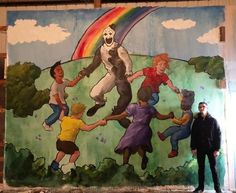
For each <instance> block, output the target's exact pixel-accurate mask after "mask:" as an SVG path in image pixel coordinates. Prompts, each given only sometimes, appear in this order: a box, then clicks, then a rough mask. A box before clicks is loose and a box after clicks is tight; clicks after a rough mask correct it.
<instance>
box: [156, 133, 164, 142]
mask: <svg viewBox="0 0 236 193" xmlns="http://www.w3.org/2000/svg"><path fill="white" fill-rule="evenodd" d="M157 135H158V137H159V138H160V140H162V141H164V140H165V139H166V137H165V136H164V135H163V134H162V133H161V132H159V131H157Z"/></svg>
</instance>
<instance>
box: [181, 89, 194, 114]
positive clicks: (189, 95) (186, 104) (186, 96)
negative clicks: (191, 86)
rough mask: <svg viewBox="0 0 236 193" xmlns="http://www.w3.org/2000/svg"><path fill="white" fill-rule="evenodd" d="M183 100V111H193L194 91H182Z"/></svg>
mask: <svg viewBox="0 0 236 193" xmlns="http://www.w3.org/2000/svg"><path fill="white" fill-rule="evenodd" d="M181 94H182V100H181V108H182V109H183V110H191V108H192V105H193V103H194V96H195V93H194V91H191V90H187V89H183V90H181Z"/></svg>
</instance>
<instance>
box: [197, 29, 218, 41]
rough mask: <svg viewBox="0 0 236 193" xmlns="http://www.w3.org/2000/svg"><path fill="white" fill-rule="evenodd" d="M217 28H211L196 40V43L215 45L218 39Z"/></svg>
mask: <svg viewBox="0 0 236 193" xmlns="http://www.w3.org/2000/svg"><path fill="white" fill-rule="evenodd" d="M219 36H220V34H219V27H216V28H213V29H211V30H210V31H208V32H207V33H205V34H203V35H202V36H200V37H198V38H197V41H198V42H200V43H209V44H217V43H219V39H220V37H219Z"/></svg>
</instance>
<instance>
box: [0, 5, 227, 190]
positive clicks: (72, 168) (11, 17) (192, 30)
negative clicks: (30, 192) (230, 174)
mask: <svg viewBox="0 0 236 193" xmlns="http://www.w3.org/2000/svg"><path fill="white" fill-rule="evenodd" d="M7 18H8V25H9V27H8V53H9V55H8V59H9V66H8V69H7V104H6V108H7V111H6V137H5V139H6V146H5V168H4V171H5V181H6V183H7V184H8V185H10V186H50V187H52V186H53V187H54V186H62V185H63V184H71V185H73V186H80V185H83V186H136V185H137V186H140V185H144V186H155V185H196V184H197V162H196V159H195V158H194V157H192V154H191V150H190V130H191V121H192V119H190V120H189V122H188V125H187V126H186V128H185V130H186V131H187V133H185V134H184V133H181V132H182V131H183V130H181V129H180V126H178V127H176V125H178V123H177V122H172V119H171V118H173V116H172V115H173V114H174V116H175V117H176V118H178V119H180V118H181V116H182V110H181V107H182V106H181V104H182V102H183V101H185V99H186V98H187V99H188V101H190V102H189V103H188V104H189V105H188V112H193V116H194V115H195V114H196V113H197V111H198V109H197V107H198V103H199V102H200V101H205V102H207V103H208V104H209V111H210V112H211V114H212V115H213V116H214V117H216V118H217V120H218V121H219V123H220V125H221V126H222V125H223V122H224V94H223V93H224V92H223V89H222V82H223V83H224V78H225V75H224V61H223V58H222V57H221V56H220V49H221V47H220V46H221V42H220V37H219V28H220V26H222V25H223V24H224V7H192V8H167V7H158V6H157V7H114V8H102V9H91V10H90V9H80V10H57V11H56V10H55V11H9V12H8V14H7ZM160 61H162V62H161V63H162V64H161V65H160V63H159V62H160ZM163 61H164V62H163ZM52 66H53V68H52ZM153 73H154V74H156V73H157V74H160V76H158V77H159V78H157V79H158V80H156V79H155V80H152V78H151V82H152V81H154V86H153V88H151V89H140V88H141V87H142V88H144V87H145V84H149V83H147V80H146V78H147V76H148V74H153ZM149 81H150V80H149ZM149 88H150V87H149ZM150 90H151V91H152V96H151V97H150V94H151V93H150ZM64 91H65V92H64ZM58 93H59V94H58ZM137 93H138V94H137ZM179 96H180V97H179ZM148 97H149V98H148ZM139 99H143V100H144V101H145V100H146V101H147V99H153V101H152V102H153V103H152V104H150V106H148V107H149V108H148V110H147V111H146V110H145V111H143V110H142V109H140V108H139V107H138V105H139V103H138V101H139ZM180 99H181V100H180ZM64 101H65V102H64ZM65 103H66V104H67V105H66V104H65ZM130 104H131V105H130ZM84 108H86V109H84ZM150 109H151V110H150ZM53 112H54V113H53ZM158 112H159V113H160V114H159V113H158ZM171 112H172V113H173V114H172V113H171ZM68 113H69V114H68ZM67 114H68V116H69V117H71V116H72V120H77V119H79V121H78V120H77V121H75V122H72V123H71V122H70V121H68V120H67V119H69V118H68V116H66V115H67ZM71 114H72V115H71ZM161 114H162V115H163V116H161ZM111 115H112V116H113V117H110V118H107V117H109V116H111ZM164 115H165V116H164ZM81 116H82V117H81ZM105 118H106V119H119V121H117V120H107V121H104V119H105ZM70 120H71V119H70ZM67 121H68V122H67ZM179 124H180V125H181V123H179ZM174 126H175V127H174ZM127 127H128V128H127ZM68 128H70V129H68ZM77 128H80V130H77ZM167 128H169V129H168V131H166V130H167ZM170 128H172V129H170ZM182 129H183V128H182ZM221 129H222V134H223V135H222V136H223V143H222V144H223V145H224V128H223V127H222V128H221ZM72 130H73V132H72ZM78 131H79V133H78V135H77V132H78ZM62 132H63V133H62ZM63 139H65V141H70V140H71V141H72V142H69V143H66V144H65V143H63V144H61V141H63ZM73 142H74V143H73ZM70 154H72V156H70ZM224 157H225V153H224V151H221V153H220V156H219V158H218V170H219V176H220V181H221V185H222V186H224V176H225V162H224ZM55 160H56V161H55ZM69 160H70V161H71V163H70V164H69V163H68V162H69ZM208 168H209V167H207V168H206V170H207V171H206V184H207V185H208V186H212V183H211V173H210V170H209V169H208Z"/></svg>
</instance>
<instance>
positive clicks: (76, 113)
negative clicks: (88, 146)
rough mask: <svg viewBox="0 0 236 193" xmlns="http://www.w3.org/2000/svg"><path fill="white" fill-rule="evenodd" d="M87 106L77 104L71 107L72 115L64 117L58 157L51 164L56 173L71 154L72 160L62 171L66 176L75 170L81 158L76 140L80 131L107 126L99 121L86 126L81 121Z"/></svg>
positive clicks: (58, 143) (63, 166)
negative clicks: (66, 156)
mask: <svg viewBox="0 0 236 193" xmlns="http://www.w3.org/2000/svg"><path fill="white" fill-rule="evenodd" d="M85 109H86V106H85V105H84V104H81V103H76V104H73V105H72V106H71V115H70V116H64V117H63V118H62V120H61V131H60V134H59V135H58V139H57V142H56V147H57V150H58V152H57V155H56V158H55V160H53V161H52V163H51V168H52V169H53V170H54V171H56V170H58V169H59V163H60V161H61V160H62V159H63V158H64V156H65V155H66V154H70V155H71V156H70V159H69V162H68V163H67V164H64V165H62V167H61V170H62V172H63V173H64V174H65V173H67V172H69V171H70V170H71V169H72V168H75V162H76V160H77V159H78V157H79V156H80V151H79V148H78V146H77V145H76V144H75V140H76V138H77V135H78V133H79V131H80V130H82V131H91V130H93V129H95V128H96V127H98V126H104V125H106V121H105V120H99V121H97V122H95V123H93V124H89V125H88V124H86V123H85V122H83V120H82V119H81V117H82V115H83V113H84V111H85Z"/></svg>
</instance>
